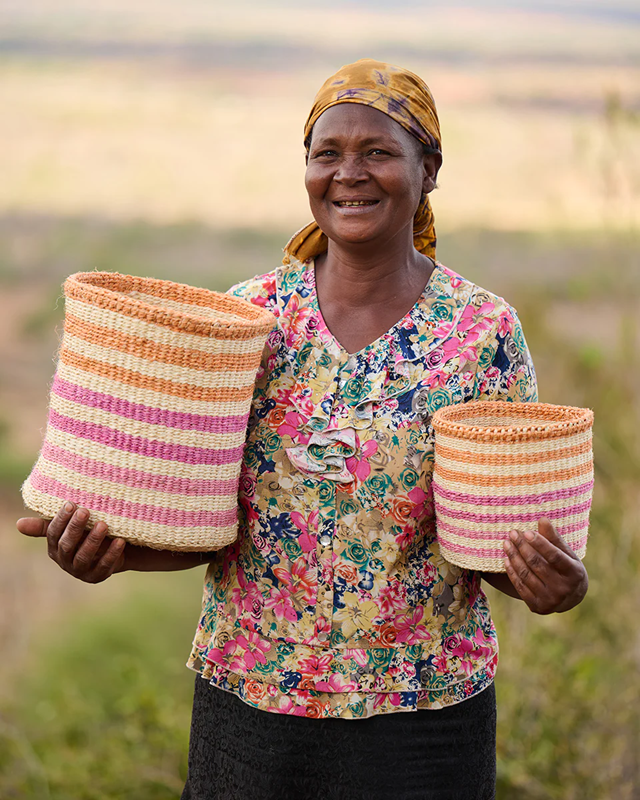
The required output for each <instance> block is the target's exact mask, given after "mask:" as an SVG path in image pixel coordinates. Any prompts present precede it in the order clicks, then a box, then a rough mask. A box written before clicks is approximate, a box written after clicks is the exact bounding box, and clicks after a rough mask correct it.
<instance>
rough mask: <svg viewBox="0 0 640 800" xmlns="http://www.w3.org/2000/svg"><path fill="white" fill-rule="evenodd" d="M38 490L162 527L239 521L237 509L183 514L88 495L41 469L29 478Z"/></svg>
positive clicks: (159, 507)
mask: <svg viewBox="0 0 640 800" xmlns="http://www.w3.org/2000/svg"><path fill="white" fill-rule="evenodd" d="M29 482H30V483H31V485H32V486H33V488H34V489H37V490H38V491H39V492H43V493H44V494H48V495H53V496H54V497H59V498H60V501H61V502H62V501H64V500H72V501H73V502H75V503H78V504H79V505H82V506H86V507H87V508H89V509H90V510H91V511H102V512H104V513H106V514H113V515H115V516H118V517H125V518H126V519H139V520H142V521H144V522H154V523H156V524H158V525H171V526H175V527H178V528H197V527H201V526H202V527H225V526H228V525H233V524H234V523H235V522H236V521H237V507H236V506H235V505H234V507H233V508H230V509H228V510H227V511H179V510H177V509H174V508H163V507H162V506H149V505H145V504H143V503H132V502H130V501H128V500H121V499H118V498H117V497H105V496H104V495H100V494H94V493H93V492H85V491H83V490H82V489H76V488H74V487H73V486H67V485H66V484H64V483H60V481H57V480H55V479H54V478H49V477H48V476H47V475H43V474H42V473H41V472H40V470H38V469H34V471H33V472H32V473H31V477H30V478H29Z"/></svg>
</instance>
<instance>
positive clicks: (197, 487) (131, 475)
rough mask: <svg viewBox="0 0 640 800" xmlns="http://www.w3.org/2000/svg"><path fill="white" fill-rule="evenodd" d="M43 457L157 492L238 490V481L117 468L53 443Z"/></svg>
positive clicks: (45, 448)
mask: <svg viewBox="0 0 640 800" xmlns="http://www.w3.org/2000/svg"><path fill="white" fill-rule="evenodd" d="M41 456H42V458H43V459H44V460H45V461H50V462H52V463H54V464H60V466H62V467H66V468H67V469H70V470H72V471H74V472H78V473H80V474H82V475H87V476H88V477H90V478H102V479H103V480H107V481H111V482H112V483H121V484H123V485H124V486H135V487H136V488H139V489H150V490H152V491H154V492H165V493H166V494H181V495H186V496H196V497H197V496H201V495H225V494H235V493H236V492H237V490H238V480H237V479H236V478H230V479H229V480H209V479H207V478H178V477H175V476H173V475H155V474H154V473H153V472H143V471H142V470H139V469H129V468H128V467H114V466H112V465H111V464H105V463H103V462H102V461H96V460H95V459H93V458H86V456H80V455H78V454H77V453H70V452H69V451H68V450H63V449H62V448H61V447H57V446H56V445H54V444H50V443H49V442H45V444H44V446H43V448H42V452H41Z"/></svg>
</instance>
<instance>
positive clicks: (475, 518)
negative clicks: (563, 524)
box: [436, 496, 591, 524]
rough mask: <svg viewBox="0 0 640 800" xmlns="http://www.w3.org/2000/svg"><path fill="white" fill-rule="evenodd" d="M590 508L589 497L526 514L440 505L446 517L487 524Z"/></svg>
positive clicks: (558, 516)
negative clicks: (497, 512)
mask: <svg viewBox="0 0 640 800" xmlns="http://www.w3.org/2000/svg"><path fill="white" fill-rule="evenodd" d="M437 506H438V500H437V496H436V507H437ZM590 508H591V498H589V499H588V500H585V501H584V502H582V503H578V504H577V505H575V506H563V507H562V508H557V509H549V510H548V511H547V510H545V509H540V511H529V512H527V513H526V514H525V513H521V514H482V513H474V512H473V511H456V510H455V509H453V508H449V506H446V505H442V512H443V513H444V514H446V516H447V517H453V519H462V520H465V521H466V522H486V523H487V524H492V523H498V522H537V520H539V519H540V517H541V516H544V517H548V518H549V519H562V518H564V517H568V516H571V514H582V513H583V512H584V511H588V510H589V509H590Z"/></svg>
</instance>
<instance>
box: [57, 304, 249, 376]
mask: <svg viewBox="0 0 640 800" xmlns="http://www.w3.org/2000/svg"><path fill="white" fill-rule="evenodd" d="M64 329H65V331H66V332H67V333H70V334H72V335H73V336H77V337H78V338H79V339H83V340H84V341H85V342H90V343H92V344H94V343H97V344H100V345H101V346H103V347H110V348H112V349H114V350H119V351H120V352H122V353H129V354H131V355H135V356H137V357H138V358H142V359H144V360H145V361H160V362H162V363H164V364H173V365H175V366H178V367H188V368H189V369H196V370H200V371H202V372H212V371H214V370H225V371H227V372H246V371H248V370H254V369H257V367H258V364H259V363H260V354H259V353H247V354H246V355H233V354H230V353H203V352H202V351H201V350H187V349H186V348H184V347H175V346H171V345H166V344H159V343H157V342H152V341H151V340H150V339H143V338H141V337H140V336H132V335H130V334H127V333H123V332H122V331H116V330H114V329H113V328H106V327H103V326H101V325H94V324H93V323H92V322H84V321H83V320H81V319H79V318H78V317H75V316H73V314H69V313H67V315H66V317H65V322H64Z"/></svg>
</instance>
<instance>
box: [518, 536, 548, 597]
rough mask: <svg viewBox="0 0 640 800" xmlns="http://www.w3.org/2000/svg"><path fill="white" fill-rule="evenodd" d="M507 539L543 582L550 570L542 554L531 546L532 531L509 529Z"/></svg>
mask: <svg viewBox="0 0 640 800" xmlns="http://www.w3.org/2000/svg"><path fill="white" fill-rule="evenodd" d="M538 538H540V537H538ZM509 539H510V541H511V544H513V546H514V547H515V548H516V549H517V550H518V553H519V554H520V556H521V557H522V560H523V561H524V562H525V563H526V565H527V567H529V569H530V570H531V571H532V572H533V574H534V575H535V576H536V577H537V578H539V580H540V581H541V582H542V583H543V584H544V583H545V582H546V580H545V579H548V577H549V574H550V571H551V570H550V568H549V564H548V563H547V561H546V560H545V558H544V556H542V555H541V554H540V553H539V552H538V550H536V548H535V547H533V539H532V532H531V531H526V532H525V533H524V534H522V533H519V532H518V531H511V532H510V533H509Z"/></svg>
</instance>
